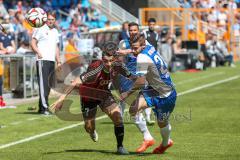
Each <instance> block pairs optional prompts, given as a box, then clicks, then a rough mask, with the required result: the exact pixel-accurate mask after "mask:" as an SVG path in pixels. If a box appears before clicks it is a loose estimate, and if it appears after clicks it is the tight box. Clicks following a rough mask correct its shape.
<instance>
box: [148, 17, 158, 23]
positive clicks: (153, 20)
mask: <svg viewBox="0 0 240 160" xmlns="http://www.w3.org/2000/svg"><path fill="white" fill-rule="evenodd" d="M151 22H154V23H156V22H157V21H156V19H155V18H149V19H148V23H151Z"/></svg>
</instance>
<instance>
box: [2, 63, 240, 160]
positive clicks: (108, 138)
mask: <svg viewBox="0 0 240 160" xmlns="http://www.w3.org/2000/svg"><path fill="white" fill-rule="evenodd" d="M239 75H240V64H237V67H236V68H230V67H219V68H213V69H208V70H207V71H203V72H197V73H185V72H177V73H173V74H172V78H173V81H174V83H175V84H176V89H177V91H178V93H181V92H183V91H187V90H189V89H192V88H196V87H199V86H202V85H205V84H209V83H214V82H216V81H219V80H223V79H227V78H230V77H233V76H239ZM72 99H73V100H74V103H73V104H72V106H71V111H72V112H73V113H75V114H77V113H80V108H79V99H78V97H72ZM52 101H53V100H52ZM36 105H37V102H36V103H34V104H24V105H19V106H17V109H3V110H0V125H1V126H2V128H0V146H2V145H4V144H9V143H11V142H16V141H19V140H21V139H25V138H28V137H31V136H35V135H38V134H41V133H45V132H49V131H52V130H56V129H59V128H63V127H66V126H69V125H72V124H76V123H79V122H80V120H81V119H80V118H79V121H63V120H60V119H58V118H57V117H56V116H49V117H45V116H39V115H38V114H35V113H34V111H28V110H27V108H28V107H30V106H36ZM239 114H240V78H237V79H235V80H232V81H228V82H225V83H221V84H218V85H214V86H210V87H207V88H204V89H201V90H198V91H195V92H192V93H189V94H185V95H182V96H179V97H178V99H177V105H176V107H175V110H174V112H173V114H172V117H171V124H172V134H171V137H172V139H173V140H174V145H173V147H171V148H170V149H169V150H167V152H166V153H165V154H163V155H153V154H151V152H152V150H153V149H154V147H156V146H157V145H158V144H159V143H160V141H161V138H160V132H159V128H158V127H157V125H156V124H155V125H154V126H149V129H150V131H151V133H152V134H153V136H154V138H155V140H156V142H157V143H156V144H155V145H154V147H151V148H149V149H148V150H147V151H146V152H145V153H144V154H135V150H136V148H137V147H138V146H139V145H140V144H141V142H142V136H141V134H140V132H139V131H138V129H137V128H136V127H135V125H134V124H133V123H132V122H131V121H129V119H128V118H127V114H126V116H125V119H124V120H125V122H126V123H125V133H126V134H125V139H124V145H125V147H126V148H127V149H128V151H129V152H130V155H127V156H119V155H116V154H115V151H116V142H115V136H114V134H113V125H112V123H111V121H110V120H109V119H108V118H103V119H101V120H98V121H97V124H96V126H97V131H98V133H99V141H98V142H97V143H94V142H92V141H91V139H90V137H89V135H88V134H86V133H85V131H84V128H83V126H82V125H80V126H77V127H74V128H71V129H67V130H64V131H61V132H58V133H54V134H50V135H47V136H43V137H41V138H37V139H34V140H31V141H27V142H24V143H21V144H17V145H13V146H11V147H7V148H3V149H0V160H53V159H57V160H76V159H83V160H85V159H90V160H97V159H99V160H100V159H101V160H102V159H104V160H110V159H111V160H113V159H114V160H117V159H121V160H124V159H126V160H127V159H147V160H153V159H162V160H180V159H182V160H208V159H211V160H227V159H229V160H238V159H240V152H239V147H240V127H239V126H240V125H239V121H240V116H239ZM0 148H1V147H0Z"/></svg>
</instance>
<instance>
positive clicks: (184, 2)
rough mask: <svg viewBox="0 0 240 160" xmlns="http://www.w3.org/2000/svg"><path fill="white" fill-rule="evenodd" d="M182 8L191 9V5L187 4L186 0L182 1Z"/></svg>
mask: <svg viewBox="0 0 240 160" xmlns="http://www.w3.org/2000/svg"><path fill="white" fill-rule="evenodd" d="M182 7H183V8H192V6H191V4H190V3H189V1H188V0H184V1H183V3H182Z"/></svg>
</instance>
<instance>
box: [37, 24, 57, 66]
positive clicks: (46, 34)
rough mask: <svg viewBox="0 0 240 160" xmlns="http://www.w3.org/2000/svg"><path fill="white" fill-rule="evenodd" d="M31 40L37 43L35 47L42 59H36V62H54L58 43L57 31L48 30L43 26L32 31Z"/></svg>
mask: <svg viewBox="0 0 240 160" xmlns="http://www.w3.org/2000/svg"><path fill="white" fill-rule="evenodd" d="M32 38H35V39H36V40H37V41H38V43H37V47H38V49H39V51H40V53H41V54H42V59H38V58H37V60H47V61H54V62H55V57H56V48H57V43H59V33H58V31H57V29H55V28H53V29H50V28H49V27H48V26H47V25H46V24H45V25H44V26H42V27H40V28H35V29H34V31H33V35H32Z"/></svg>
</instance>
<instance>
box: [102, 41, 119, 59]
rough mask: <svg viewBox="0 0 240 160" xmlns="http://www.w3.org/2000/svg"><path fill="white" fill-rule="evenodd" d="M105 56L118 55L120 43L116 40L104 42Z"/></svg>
mask: <svg viewBox="0 0 240 160" xmlns="http://www.w3.org/2000/svg"><path fill="white" fill-rule="evenodd" d="M102 50H103V56H116V51H117V50H118V45H117V44H116V43H115V42H112V41H108V42H105V43H104V44H103V48H102Z"/></svg>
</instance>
